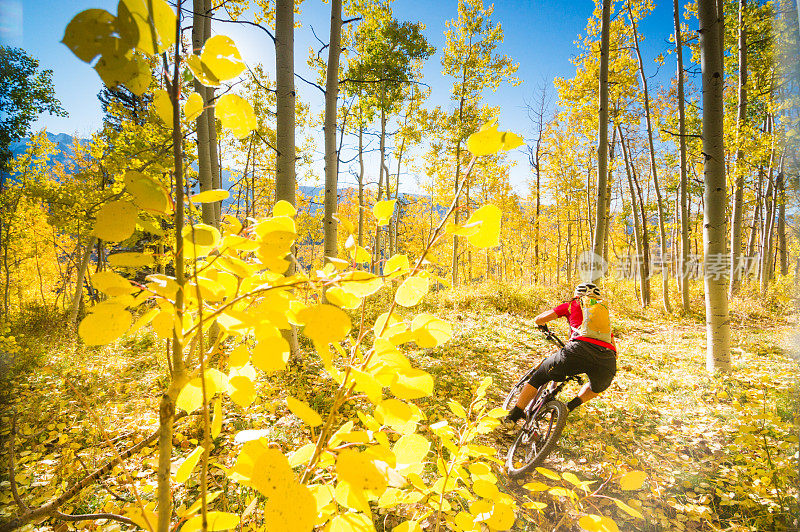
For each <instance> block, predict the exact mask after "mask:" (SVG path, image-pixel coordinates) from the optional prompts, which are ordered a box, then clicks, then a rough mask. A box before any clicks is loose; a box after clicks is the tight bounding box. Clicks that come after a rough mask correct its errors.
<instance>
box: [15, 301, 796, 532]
mask: <svg viewBox="0 0 800 532" xmlns="http://www.w3.org/2000/svg"><path fill="white" fill-rule="evenodd" d="M506 303H508V301H505V302H504V301H503V300H502V298H499V299H498V297H497V296H496V295H495V296H489V297H483V296H481V297H472V296H470V297H462V298H458V297H456V298H454V297H447V296H431V297H430V300H426V305H427V306H428V307H429V309H427V310H431V311H435V312H436V313H437V314H438V315H439V316H440V317H442V318H445V319H448V320H450V321H451V323H452V324H453V332H454V335H453V338H452V339H451V340H450V341H449V342H447V343H445V344H444V345H442V346H439V347H438V348H434V349H428V350H419V351H410V352H408V353H407V354H408V355H409V357H410V358H411V359H412V362H413V363H414V364H416V365H418V366H419V367H421V368H423V369H425V370H426V371H428V372H429V373H431V374H432V375H433V376H434V378H435V381H436V382H435V388H434V395H433V396H432V397H429V398H426V399H423V400H420V401H418V405H419V406H420V408H421V409H422V411H423V412H425V414H426V415H427V416H428V423H431V422H433V421H434V420H436V419H440V418H448V417H450V418H452V417H453V415H452V414H451V412H450V409H449V408H448V407H447V402H448V401H449V400H451V399H454V400H456V401H459V402H461V403H462V404H464V405H467V404H469V401H470V399H471V396H472V393H473V392H474V389H475V387H476V386H477V384H478V383H479V382H480V381H481V379H483V378H484V377H485V376H491V377H492V378H493V386H492V388H491V389H490V390H489V398H490V399H491V400H493V401H495V402H496V403H497V404H498V405H499V404H501V403H502V399H503V396H504V395H505V393H506V391H507V390H508V389H509V387H510V386H511V385H512V384H513V383H514V382H515V381H516V379H517V378H518V377H519V375H520V374H522V373H524V372H525V371H526V370H527V369H528V368H529V367H531V366H532V365H534V364H536V363H537V362H538V361H539V360H541V358H542V357H544V356H546V355H547V354H548V353H549V352H551V351H552V349H553V348H552V346H551V345H550V344H548V343H546V341H545V340H544V339H543V338H542V337H541V335H540V334H539V333H538V332H537V331H536V330H535V328H534V327H532V317H533V315H534V314H535V313H536V312H538V310H541V308H537V307H542V308H544V307H543V306H542V305H543V300H531V301H528V302H524V303H520V302H519V299H518V298H517V299H516V300H515V301H512V302H511V303H510V304H506ZM781 316H782V317H781V318H771V317H770V316H769V315H765V314H764V313H760V314H759V313H747V312H739V313H738V314H737V313H734V315H733V319H732V346H733V348H732V362H733V371H732V372H731V374H730V375H727V376H715V377H712V376H709V375H708V374H707V373H706V371H705V328H704V324H703V322H702V319H701V318H699V317H697V316H689V317H683V318H676V317H672V318H665V317H664V315H663V314H662V313H661V312H660V311H657V310H655V309H648V310H647V311H646V312H644V313H640V312H639V311H636V310H631V311H626V312H623V313H620V314H619V315H618V316H617V318H616V319H615V330H616V335H617V344H618V348H619V359H618V373H617V376H616V378H615V380H614V382H613V383H612V385H611V387H610V388H609V390H608V391H607V392H606V393H604V394H603V395H601V396H600V397H598V398H597V399H595V400H594V401H592V402H591V403H589V404H587V405H584V406H582V407H581V408H579V409H577V410H576V411H575V412H573V413H571V414H570V416H569V418H568V424H567V426H566V429H565V430H564V433H563V435H562V437H561V440H560V441H559V446H558V448H557V450H556V451H555V452H554V453H553V454H552V455H551V456H550V457H549V458H548V459H547V461H546V462H545V464H543V466H544V467H545V468H547V470H549V471H545V472H544V475H543V474H542V473H539V472H537V473H534V474H532V475H531V476H530V478H528V479H526V482H531V481H540V482H543V483H545V484H547V485H548V486H549V487H551V488H552V487H558V486H562V485H563V487H564V488H574V486H573V485H572V484H570V483H569V482H567V481H566V480H559V481H558V482H554V481H553V479H552V478H547V477H546V476H545V475H547V474H549V475H550V476H551V477H553V478H558V476H559V475H558V474H562V475H563V474H564V473H573V474H574V475H575V476H577V478H578V479H579V480H581V481H592V482H593V484H591V486H590V487H589V488H588V490H586V491H582V490H579V489H575V492H576V493H577V496H576V497H574V498H573V497H569V496H563V492H562V493H560V494H559V492H558V491H556V492H553V491H529V490H527V489H524V488H523V487H522V486H521V483H517V482H512V481H509V480H507V479H505V477H504V475H503V474H502V471H501V470H500V467H499V466H498V467H497V468H496V470H495V473H496V475H497V477H498V478H499V479H500V481H499V482H498V485H499V486H500V487H501V490H503V491H505V492H506V493H509V494H511V495H512V496H513V497H514V498H515V499H516V500H517V503H518V507H519V509H518V512H517V520H516V523H515V525H514V530H539V529H553V527H554V526H555V525H556V524H557V525H558V526H559V527H560V529H562V530H578V529H579V527H578V525H577V520H578V518H579V517H580V516H582V515H585V514H587V513H594V514H602V515H606V516H609V517H611V518H613V519H614V520H615V521H616V522H617V524H618V526H619V528H620V529H621V530H764V529H774V530H782V529H787V528H791V527H796V526H797V521H796V519H797V516H798V502H797V497H798V478H797V471H798V470H797V466H798V426H799V425H800V423H798V421H800V418H798V411H799V409H798V407H799V406H800V402H799V397H800V395H799V393H798V392H799V388H798V375H799V374H800V372H799V371H798V362H797V359H796V358H793V355H792V353H796V352H797V351H796V341H797V339H796V338H795V334H796V325H797V324H796V318H795V317H793V316H789V317H786V315H785V314H781ZM554 329H555V330H556V332H559V333H560V335H561V336H563V335H564V333H565V332H566V331H565V328H563V327H562V328H559V327H558V326H556V327H554ZM61 336H64V335H59V334H56V335H55V337H56V338H57V339H58V341H56V342H55V343H52V344H48V345H50V346H51V349H50V350H48V352H47V353H45V354H44V355H43V357H42V358H41V359H40V365H39V366H38V367H35V368H27V370H26V371H24V372H21V373H19V372H18V373H12V375H11V376H12V377H14V378H13V379H12V382H11V383H6V384H4V385H3V388H4V392H2V395H3V397H4V399H5V400H6V401H9V398H11V399H13V400H12V401H10V402H11V403H12V404H13V405H14V409H15V410H16V412H17V421H16V429H17V434H16V438H15V439H16V442H15V446H14V448H15V450H16V467H17V476H16V477H17V483H18V485H19V489H20V495H21V497H22V498H23V499H24V500H25V501H26V503H27V504H28V505H30V506H36V505H39V504H42V503H44V502H46V501H47V500H49V499H50V498H51V497H53V496H54V495H56V494H57V493H58V492H59V491H60V490H62V489H64V487H66V486H68V485H69V484H70V482H71V481H72V480H73V479H75V478H77V475H79V474H80V473H81V472H82V471H83V470H92V469H94V468H95V467H98V466H99V465H101V464H102V463H103V461H104V460H107V459H108V458H109V457H110V456H111V455H112V453H113V451H111V450H110V445H109V442H111V443H113V444H114V445H115V446H116V447H117V448H126V447H128V446H130V445H132V444H133V443H134V442H137V441H139V440H141V439H142V438H143V437H144V436H146V435H148V434H150V433H152V432H153V431H154V430H155V429H156V428H157V412H158V408H157V407H158V400H159V394H160V393H161V391H162V390H163V389H164V386H165V384H166V377H165V374H166V373H167V368H166V362H165V357H164V349H165V346H164V343H163V341H158V340H155V339H154V337H152V336H150V335H147V334H140V335H138V336H135V337H133V338H129V339H124V340H122V341H120V342H118V343H117V344H116V346H114V347H113V348H103V349H86V348H81V347H77V346H75V344H74V343H72V342H70V341H69V340H68V339H66V338H64V337H62V338H59V337H61ZM51 340H52V339H51ZM319 373H320V372H319V366H318V364H316V363H313V362H309V363H307V364H304V365H302V366H300V367H298V368H295V369H294V370H293V371H287V372H285V373H284V374H283V375H282V376H281V377H279V378H278V379H272V380H270V381H269V382H266V381H265V382H263V383H262V385H261V388H260V389H259V398H258V399H257V402H256V404H255V408H252V409H251V412H252V413H251V414H249V415H248V416H247V417H245V416H244V415H242V414H241V413H239V412H237V410H236V409H235V408H231V409H229V410H228V411H229V412H230V413H229V414H227V415H226V417H225V422H224V424H223V433H222V435H221V436H220V439H218V440H217V441H216V442H215V444H216V445H215V451H214V453H213V459H214V462H216V463H220V464H227V465H230V464H231V463H232V460H233V456H234V455H235V453H234V451H233V449H234V448H235V447H237V446H236V445H234V438H235V436H236V434H237V433H238V432H239V431H242V430H252V429H258V430H263V431H264V434H265V435H266V436H267V437H268V438H269V439H270V440H271V441H274V442H277V443H278V444H280V445H281V446H282V447H283V448H284V450H288V449H290V448H296V447H297V446H298V445H300V444H301V443H302V442H304V441H306V438H307V436H308V435H307V433H306V430H307V429H306V428H305V427H304V426H303V425H302V423H301V422H300V421H299V419H297V418H296V417H295V416H293V415H291V414H288V413H287V412H286V409H285V405H284V404H283V402H282V401H280V399H281V398H283V397H284V396H285V395H287V394H292V395H295V396H296V397H300V398H304V399H305V400H306V401H307V402H309V403H310V404H311V406H312V407H314V408H316V409H318V410H320V411H325V409H326V406H327V402H328V401H329V400H330V393H329V392H330V390H331V389H332V385H333V383H332V381H330V379H327V380H324V379H322V378H321V377H320V375H319ZM575 391H576V389H575V388H574V387H573V388H567V390H566V391H565V392H564V393H563V394H562V396H563V398H565V400H566V399H569V398H571V397H572V396H573V394H574V392H575ZM6 406H8V405H6ZM358 407H359V406H358V405H357V404H356V405H355V406H354V407H352V408H358ZM11 418H12V415H11V409H8V408H4V411H3V413H2V418H1V420H2V423H0V424H1V425H2V428H1V429H0V431H1V432H2V433H1V434H0V436H2V438H3V441H8V440H7V436H8V435H9V434H10V428H11V423H10V421H11ZM179 426H180V427H183V428H182V430H176V440H175V443H176V445H177V447H178V448H180V449H184V450H187V451H188V450H191V449H193V448H194V447H195V446H196V445H197V439H198V438H200V437H201V430H200V424H199V423H198V422H197V421H196V420H194V419H190V420H187V419H184V420H181V421H179ZM480 443H482V444H484V445H488V446H491V447H494V448H496V449H497V454H496V458H497V459H498V461H503V460H504V458H505V452H506V450H507V448H508V445H509V444H510V443H511V439H510V438H509V437H503V436H501V435H497V434H489V435H485V436H481V441H480ZM8 448H9V447H8V445H3V451H2V453H3V454H2V456H3V463H4V464H7V463H8V452H7V451H8ZM156 469H157V465H156V452H155V447H154V446H150V447H148V448H146V450H145V452H143V453H141V454H139V455H137V456H136V457H134V458H133V459H131V460H129V461H128V462H127V465H126V468H125V470H124V471H123V470H120V469H117V470H116V471H115V473H114V474H113V476H111V477H110V478H108V479H107V480H106V481H105V482H104V484H103V485H102V486H97V487H95V488H92V489H87V490H84V492H83V493H82V495H81V497H80V498H79V499H77V500H75V501H73V502H72V503H70V504H67V505H66V506H65V507H64V508H63V509H62V511H64V512H71V513H86V512H100V511H119V509H120V507H121V506H124V505H125V504H126V503H125V502H123V500H127V501H130V500H131V497H132V494H131V492H130V490H129V489H128V485H129V484H130V482H131V481H133V482H134V483H135V484H136V485H137V486H138V488H139V489H138V496H139V497H142V498H144V499H152V498H153V496H154V493H153V490H154V486H155V476H156V475H155V471H156ZM630 470H639V471H644V472H645V473H646V477H647V478H646V481H645V484H644V489H642V490H639V491H636V492H630V491H629V492H624V491H621V490H620V488H619V485H618V483H617V482H609V480H610V479H615V480H616V479H618V478H619V476H620V474H621V473H622V472H625V471H630ZM550 471H552V472H554V473H555V474H554V473H550ZM211 475H212V476H214V480H213V481H212V484H216V486H215V487H217V488H221V489H223V490H225V491H226V497H227V500H225V501H224V503H223V504H225V505H226V506H227V507H229V508H243V507H244V506H246V505H247V503H248V502H249V501H248V500H247V499H246V493H245V491H246V490H245V489H242V488H239V489H235V488H232V487H231V486H230V485H229V484H228V483H229V481H228V480H227V478H226V476H225V475H223V474H222V472H221V471H219V470H218V469H217V470H215V468H212V469H211ZM560 478H561V479H564V476H561V477H560ZM570 478H571V477H570ZM8 488H9V477H8V474H7V469H6V468H5V467H4V468H3V470H2V473H0V522H2V520H4V519H6V518H9V517H11V516H13V515H14V514H15V513H16V508H15V505H14V501H13V498H12V495H11V493H10V490H9V489H8ZM181 489H188V490H194V491H196V489H197V486H196V484H192V481H191V480H190V481H189V482H187V483H186V485H185V486H184V487H182V488H181ZM610 497H615V498H619V499H621V500H623V501H625V502H626V503H627V505H628V506H630V507H632V508H634V509H636V510H638V511H639V512H641V513H642V515H643V517H644V518H643V519H638V518H634V517H631V516H629V515H628V513H626V512H625V511H623V510H622V509H620V508H618V507H617V505H616V503H615V502H614V501H613V500H612V499H611V498H610ZM184 499H185V500H189V501H191V500H194V499H195V497H194V496H189V495H187V496H186V497H185V498H184ZM178 500H183V499H181V498H180V497H179V498H178ZM523 505H525V506H527V508H524V507H523ZM384 512H385V511H384ZM400 520H401V519H399V518H398V517H397V515H396V514H394V515H393V514H392V513H389V514H386V513H380V512H379V513H376V526H378V528H379V530H381V529H386V530H388V529H391V527H392V526H393V524H397V523H399V522H400ZM101 523H103V522H101ZM422 524H423V525H425V523H424V522H423V523H422ZM43 526H45V528H41V527H43ZM80 526H81V527H87V528H89V529H98V530H110V529H114V528H117V529H118V528H119V525H118V524H111V523H108V522H105V523H103V524H92V523H91V522H83V523H81V524H80ZM40 528H41V529H43V530H44V529H47V530H51V529H52V528H51V526H50V525H48V522H45V523H43V524H39V525H36V526H34V527H31V528H29V529H40ZM71 528H72V525H70V526H69V529H71ZM124 528H125V527H124V525H123V529H124ZM67 529H68V528H66V525H63V524H62V525H59V528H56V530H59V531H61V530H67Z"/></svg>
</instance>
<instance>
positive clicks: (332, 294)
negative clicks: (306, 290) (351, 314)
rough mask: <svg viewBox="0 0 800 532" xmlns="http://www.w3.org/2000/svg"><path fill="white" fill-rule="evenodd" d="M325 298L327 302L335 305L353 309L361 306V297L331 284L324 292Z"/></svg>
mask: <svg viewBox="0 0 800 532" xmlns="http://www.w3.org/2000/svg"><path fill="white" fill-rule="evenodd" d="M325 298H326V299H327V300H328V303H331V304H333V305H336V306H337V307H341V308H347V309H355V308H358V307H360V306H361V298H360V297H358V296H355V295H353V294H351V293H350V292H345V291H344V290H343V289H342V288H341V287H339V286H333V287H331V288H329V289H328V290H327V291H326V292H325Z"/></svg>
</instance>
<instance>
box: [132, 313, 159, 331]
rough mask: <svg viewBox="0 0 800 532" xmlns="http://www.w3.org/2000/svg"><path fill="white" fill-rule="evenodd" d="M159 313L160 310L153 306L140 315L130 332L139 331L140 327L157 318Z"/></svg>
mask: <svg viewBox="0 0 800 532" xmlns="http://www.w3.org/2000/svg"><path fill="white" fill-rule="evenodd" d="M158 313H159V310H158V309H157V308H151V309H150V310H148V311H147V312H145V313H144V314H142V315H141V316H139V318H138V319H137V320H136V321H135V322H134V323H133V325H131V328H130V329H129V332H131V333H134V332H136V331H138V330H139V329H141V328H142V327H144V326H145V325H147V324H148V323H150V322H151V321H153V318H155V317H156V314H158Z"/></svg>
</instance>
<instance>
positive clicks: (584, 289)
mask: <svg viewBox="0 0 800 532" xmlns="http://www.w3.org/2000/svg"><path fill="white" fill-rule="evenodd" d="M581 296H591V297H594V298H597V299H600V298H601V297H602V296H601V295H600V289H599V288H598V287H597V285H596V284H594V283H581V284H579V285H578V286H576V287H575V296H574V297H581Z"/></svg>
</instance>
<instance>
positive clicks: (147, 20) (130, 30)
mask: <svg viewBox="0 0 800 532" xmlns="http://www.w3.org/2000/svg"><path fill="white" fill-rule="evenodd" d="M176 22H177V17H176V16H175V12H174V11H173V10H172V8H171V7H170V6H169V4H168V3H167V2H165V1H164V0H122V1H121V2H120V3H119V5H118V6H117V30H118V31H119V34H120V37H122V39H123V40H124V41H125V42H126V43H127V44H128V45H129V46H130V47H132V48H136V49H137V50H138V51H140V52H143V53H145V54H147V55H150V56H154V55H158V54H160V53H162V52H164V51H166V50H167V48H169V47H170V46H172V45H173V44H174V43H175V26H176Z"/></svg>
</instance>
